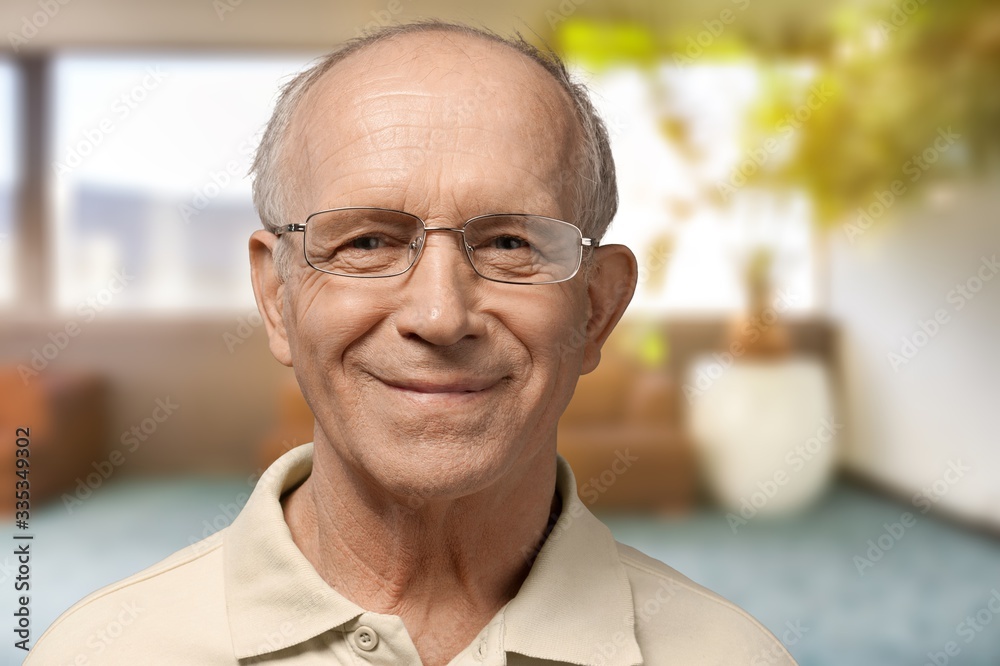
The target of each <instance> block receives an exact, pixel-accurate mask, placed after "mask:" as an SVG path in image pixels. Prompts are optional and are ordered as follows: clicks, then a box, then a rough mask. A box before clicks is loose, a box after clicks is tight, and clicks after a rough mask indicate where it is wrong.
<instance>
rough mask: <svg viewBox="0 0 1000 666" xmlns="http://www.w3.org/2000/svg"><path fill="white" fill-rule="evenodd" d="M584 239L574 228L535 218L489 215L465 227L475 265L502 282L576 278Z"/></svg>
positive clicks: (543, 218) (480, 270)
mask: <svg viewBox="0 0 1000 666" xmlns="http://www.w3.org/2000/svg"><path fill="white" fill-rule="evenodd" d="M581 238H583V236H582V235H581V233H580V230H579V229H577V228H576V227H575V226H573V225H572V224H569V223H568V222H561V221H559V220H553V219H551V218H547V217H538V216H535V215H488V216H486V217H480V218H476V219H474V220H472V221H471V222H469V224H468V225H466V227H465V242H466V243H467V244H468V246H469V247H470V248H471V251H470V252H469V255H470V256H471V258H472V265H473V266H475V267H476V270H477V271H478V272H479V273H480V274H481V275H482V276H483V277H487V278H489V279H491V280H499V281H501V282H517V283H523V284H532V283H539V282H556V281H558V280H565V279H567V278H570V277H572V276H573V275H574V274H575V273H576V271H577V269H578V268H579V267H580V257H581V255H582V252H583V250H582V245H581V244H580V240H581Z"/></svg>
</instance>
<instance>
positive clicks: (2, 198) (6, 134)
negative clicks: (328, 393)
mask: <svg viewBox="0 0 1000 666" xmlns="http://www.w3.org/2000/svg"><path fill="white" fill-rule="evenodd" d="M17 86H18V82H17V76H16V72H15V69H14V65H13V63H11V62H10V61H9V60H5V59H0V305H9V304H11V303H12V302H13V300H14V290H15V274H14V272H15V270H16V262H15V255H14V248H15V247H16V246H17V243H16V238H15V236H14V234H15V228H14V212H15V211H14V205H15V200H14V198H15V194H16V190H17V186H18V178H17V158H18V148H19V146H18V141H17V138H18V132H17V130H16V127H17V113H18V108H17V101H18V99H19V98H20V95H19V94H18V90H17Z"/></svg>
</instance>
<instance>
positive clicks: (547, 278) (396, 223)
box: [275, 207, 598, 284]
mask: <svg viewBox="0 0 1000 666" xmlns="http://www.w3.org/2000/svg"><path fill="white" fill-rule="evenodd" d="M293 231H301V232H302V233H303V235H304V239H303V250H304V252H305V258H306V262H307V263H308V264H309V265H310V266H312V267H313V268H315V269H316V270H318V271H322V272H324V273H330V274H332V275H341V276H343V277H356V278H381V277H392V276H394V275H401V274H402V273H405V272H406V271H408V270H410V269H411V268H412V267H413V266H414V264H416V263H417V260H418V259H419V258H420V253H421V251H422V250H423V248H424V241H425V239H426V238H427V232H429V231H451V232H454V233H458V234H462V239H463V240H462V246H463V247H464V248H465V254H466V256H467V257H468V258H469V262H470V263H471V264H472V268H473V269H474V270H475V271H476V273H478V274H479V275H480V276H482V277H484V278H486V279H487V280H492V281H494V282H505V283H510V284H553V283H555V282H564V281H566V280H569V279H571V278H572V277H573V276H574V275H576V273H577V271H579V270H580V263H581V261H582V259H583V248H584V247H585V246H586V247H597V245H598V241H597V240H595V239H593V238H584V237H583V234H582V233H580V230H579V229H578V228H577V227H575V226H574V225H572V224H570V223H568V222H563V221H562V220H557V219H554V218H551V217H543V216H541V215H525V214H520V213H495V214H490V215H480V216H478V217H474V218H472V219H471V220H468V221H467V222H466V223H465V224H463V225H462V226H461V227H428V226H427V225H426V224H424V221H423V220H421V219H420V218H419V217H417V216H416V215H411V214H409V213H404V212H402V211H398V210H388V209H385V208H367V207H352V208H333V209H330V210H323V211H319V212H318V213H313V214H312V215H310V216H309V217H307V218H306V221H305V223H304V224H289V225H286V226H284V227H281V228H279V229H278V230H277V231H276V232H275V233H276V234H279V235H280V234H283V233H286V232H293Z"/></svg>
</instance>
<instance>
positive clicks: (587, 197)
mask: <svg viewBox="0 0 1000 666" xmlns="http://www.w3.org/2000/svg"><path fill="white" fill-rule="evenodd" d="M435 30H436V31H446V32H455V33H460V34H465V35H471V36H476V37H480V38H482V39H486V40H489V41H492V42H496V43H499V44H504V45H506V46H508V47H510V48H512V49H514V50H515V51H517V52H519V53H521V54H523V55H525V56H527V57H528V58H530V59H531V60H533V61H534V62H537V63H538V64H539V65H541V66H542V67H543V68H545V70H546V71H547V72H548V73H549V74H551V75H552V78H554V79H555V80H556V81H557V82H558V83H559V86H560V87H561V88H562V89H563V90H564V91H565V92H566V93H567V94H568V95H569V97H570V99H571V100H572V102H573V106H574V112H575V116H576V119H577V121H578V123H579V129H580V132H579V134H578V136H579V145H578V146H577V149H576V150H575V151H574V156H573V158H572V161H571V163H570V164H569V165H567V166H566V167H565V168H564V169H563V172H562V176H561V180H562V181H563V182H561V183H559V187H560V188H561V187H563V186H569V187H572V188H574V191H573V200H574V201H575V202H576V211H575V212H576V219H575V220H569V221H570V222H573V223H574V224H576V225H577V226H578V227H579V228H580V230H581V231H582V232H583V235H584V236H589V237H592V238H598V239H600V238H601V237H603V236H604V233H605V231H607V228H608V226H609V225H610V224H611V220H612V219H613V218H614V216H615V213H616V212H617V210H618V185H617V181H616V178H615V164H614V160H613V159H612V156H611V145H610V140H609V137H608V131H607V128H606V127H605V124H604V122H603V121H602V120H601V118H600V116H598V114H597V111H596V110H595V109H594V106H593V104H592V103H591V101H590V96H589V93H588V90H587V88H586V86H585V85H583V84H582V83H577V82H575V81H574V80H573V79H572V77H571V76H570V74H569V71H568V70H567V69H566V65H565V63H564V62H563V61H562V59H561V58H560V57H559V56H558V55H557V54H556V53H554V52H553V51H552V50H551V49H546V50H544V51H543V50H541V49H538V48H536V47H535V46H534V45H532V44H531V43H529V42H528V41H526V40H525V39H524V37H523V36H522V35H521V34H520V33H516V36H515V37H504V36H501V35H499V34H497V33H495V32H492V31H490V30H486V29H483V28H478V27H472V26H468V25H465V24H461V23H454V22H449V21H442V20H439V19H427V20H421V21H414V22H411V23H405V24H401V25H393V26H385V27H380V28H376V29H374V30H371V31H369V32H367V33H365V34H364V35H362V36H360V37H355V38H353V39H351V40H348V41H347V42H345V43H344V44H343V45H341V47H340V48H338V49H336V50H335V51H332V52H331V53H329V54H327V55H325V56H322V57H321V58H319V59H318V60H316V61H315V62H314V63H313V64H312V65H311V66H310V67H309V69H307V70H305V71H303V72H302V73H300V74H298V75H297V76H295V78H293V79H292V80H291V81H289V82H288V83H287V84H285V85H284V87H283V88H282V90H281V95H280V96H279V97H278V101H277V104H276V105H275V108H274V113H273V114H272V115H271V119H270V121H268V124H267V128H266V129H265V130H264V134H263V136H262V138H261V142H260V145H259V146H258V148H257V153H256V155H255V157H254V162H253V165H252V166H251V167H250V173H251V175H253V177H254V181H253V201H254V206H255V207H256V208H257V214H258V215H259V216H260V219H261V222H263V224H264V228H265V229H267V230H268V231H271V232H274V231H276V230H277V229H278V228H279V227H282V226H284V225H287V224H291V223H297V222H302V220H297V219H296V220H292V219H290V218H289V215H290V212H289V211H292V210H294V209H295V202H294V194H295V189H296V188H295V187H294V182H292V180H293V176H292V173H291V169H290V168H289V165H288V158H287V157H286V155H285V152H286V144H287V140H288V135H289V134H288V130H289V127H290V125H291V122H292V118H293V117H294V116H295V113H296V110H297V109H298V108H299V105H300V104H301V102H302V100H303V98H304V97H305V96H306V94H307V93H308V91H309V90H310V89H312V87H313V86H314V85H315V84H316V82H317V81H319V79H320V78H321V77H322V76H323V75H324V74H326V73H327V72H328V71H329V70H330V69H332V68H333V67H334V66H335V65H336V64H337V63H339V62H340V61H342V60H344V59H345V58H346V57H347V56H349V55H351V54H352V53H357V52H358V51H361V50H362V49H364V48H366V47H368V46H371V45H373V44H375V43H377V42H381V41H383V40H386V39H390V38H393V37H396V36H399V35H406V34H410V33H421V32H429V31H435ZM502 212H513V211H502ZM519 212H521V211H519ZM523 212H531V211H523ZM290 247H291V246H290V244H288V243H285V242H279V243H278V249H277V251H276V253H275V255H276V256H275V268H276V270H277V273H278V275H279V276H280V277H281V278H282V279H283V278H284V277H285V276H286V275H287V271H288V267H289V260H290V257H289V256H288V248H290Z"/></svg>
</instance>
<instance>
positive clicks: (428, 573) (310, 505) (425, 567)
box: [282, 439, 561, 666]
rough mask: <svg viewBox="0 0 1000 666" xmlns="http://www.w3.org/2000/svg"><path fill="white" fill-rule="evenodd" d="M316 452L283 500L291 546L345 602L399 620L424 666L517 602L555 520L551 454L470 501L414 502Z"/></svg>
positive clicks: (441, 659)
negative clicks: (307, 469)
mask: <svg viewBox="0 0 1000 666" xmlns="http://www.w3.org/2000/svg"><path fill="white" fill-rule="evenodd" d="M315 447H316V448H315V450H314V453H313V471H312V473H311V474H310V476H309V477H308V478H307V479H306V480H305V481H304V482H303V483H302V484H301V485H300V486H299V487H298V488H296V489H294V490H293V491H292V492H290V493H289V494H288V495H286V497H285V498H284V499H283V501H282V503H283V509H284V515H285V520H286V522H287V523H288V526H289V529H290V531H291V533H292V538H293V540H294V541H295V544H296V545H297V546H298V547H299V549H300V550H301V551H302V553H303V554H304V555H305V557H306V559H308V560H309V562H310V563H311V564H312V565H313V567H314V568H315V569H316V571H317V572H318V573H319V574H320V576H321V577H322V578H323V579H324V580H325V581H326V582H327V583H328V584H329V585H330V586H331V587H332V588H334V589H335V590H337V592H338V593H340V594H341V595H343V596H344V597H345V598H347V599H349V600H351V601H352V602H354V603H355V604H357V605H359V606H361V607H362V608H364V609H366V610H368V611H371V612H376V613H383V614H391V615H398V616H400V617H401V618H402V620H403V622H404V624H405V626H406V628H407V631H408V632H409V634H410V636H411V638H412V639H413V641H414V644H415V645H416V647H417V651H418V652H419V654H420V656H421V659H422V661H423V663H424V664H426V665H428V666H430V665H432V664H447V663H448V662H449V661H450V660H451V659H452V657H454V656H455V655H456V654H458V653H459V652H460V651H461V650H462V649H463V648H464V647H465V646H466V645H468V644H469V643H470V642H471V641H472V640H473V639H474V638H475V636H476V635H477V634H478V633H479V631H481V630H482V628H483V627H484V626H485V625H486V624H487V623H488V622H489V621H490V619H492V618H493V616H494V615H495V614H496V613H497V611H499V610H500V609H501V608H502V607H503V606H504V604H506V603H507V602H508V601H510V600H511V599H512V598H513V597H514V595H515V594H517V591H518V589H519V588H520V586H521V584H522V583H523V582H524V579H525V577H527V575H528V571H529V570H530V568H531V564H532V562H533V561H534V556H535V554H536V553H537V552H538V549H539V548H540V547H541V544H542V543H543V542H544V540H545V537H546V536H547V534H548V531H549V530H550V529H551V527H552V524H553V523H554V519H555V517H557V516H558V513H559V511H560V510H561V501H560V498H559V497H558V493H554V488H555V454H554V451H553V452H552V453H551V454H549V455H548V456H546V460H545V461H535V463H534V464H532V465H530V466H522V467H523V468H526V471H525V472H524V473H523V474H520V475H518V476H517V478H511V479H507V480H505V481H502V482H500V483H496V484H494V485H493V486H491V487H490V488H487V489H485V490H482V491H480V492H478V493H475V494H473V495H469V496H466V497H462V498H459V499H455V500H447V501H445V500H434V499H430V500H421V501H416V502H415V501H413V500H412V498H411V499H410V500H404V499H400V498H393V497H389V496H387V495H385V494H383V493H379V492H377V491H373V490H372V489H371V488H370V487H369V486H367V485H365V484H364V483H363V482H362V481H361V480H360V479H359V475H357V474H354V473H352V472H351V470H349V469H347V468H346V466H345V465H344V464H343V463H342V461H341V460H340V458H339V457H337V456H336V455H335V454H334V453H333V451H332V449H331V448H330V445H329V444H325V443H323V442H321V441H319V440H318V439H317V442H316V445H315ZM509 476H513V474H512V475H509ZM414 505H416V507H417V508H413V507H414Z"/></svg>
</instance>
